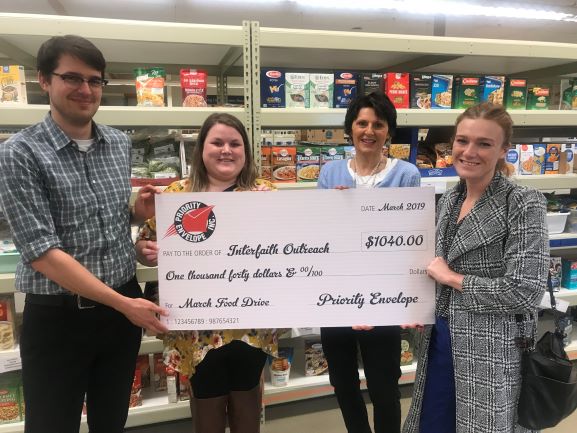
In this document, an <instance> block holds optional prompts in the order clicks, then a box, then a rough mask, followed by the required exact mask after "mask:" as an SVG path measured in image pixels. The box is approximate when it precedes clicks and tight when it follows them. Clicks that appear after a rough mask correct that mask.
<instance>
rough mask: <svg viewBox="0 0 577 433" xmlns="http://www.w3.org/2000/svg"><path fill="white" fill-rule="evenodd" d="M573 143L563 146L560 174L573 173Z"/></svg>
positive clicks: (563, 144)
mask: <svg viewBox="0 0 577 433" xmlns="http://www.w3.org/2000/svg"><path fill="white" fill-rule="evenodd" d="M574 150H575V149H574V147H573V143H562V144H561V159H560V160H559V174H566V173H573V157H574V155H575V153H574Z"/></svg>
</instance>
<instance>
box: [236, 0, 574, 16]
mask: <svg viewBox="0 0 577 433" xmlns="http://www.w3.org/2000/svg"><path fill="white" fill-rule="evenodd" d="M229 1H231V0H229ZM232 1H234V0H232ZM262 1H263V0H260V1H259V0H257V1H252V2H251V1H247V0H243V1H242V3H244V4H245V5H246V4H248V3H262ZM271 2H272V1H271V0H266V3H269V4H270V3H271ZM276 3H294V4H297V5H299V6H300V7H303V8H319V9H320V8H327V9H333V10H334V9H355V10H373V11H378V10H396V11H398V12H402V13H410V14H419V15H447V16H483V17H497V18H517V19H534V20H549V21H551V20H552V21H577V16H576V15H572V14H569V13H565V12H558V11H554V10H543V9H536V8H530V7H529V8H525V7H502V6H483V5H479V4H473V3H466V2H463V1H455V0H363V1H362V2H351V1H350V0H330V1H329V0H279V1H277V2H276Z"/></svg>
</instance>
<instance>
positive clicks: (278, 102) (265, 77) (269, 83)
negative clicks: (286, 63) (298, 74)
mask: <svg viewBox="0 0 577 433" xmlns="http://www.w3.org/2000/svg"><path fill="white" fill-rule="evenodd" d="M284 87H285V75H284V72H283V71H279V70H278V69H261V71H260V105H261V107H263V108H284V107H285V89H284Z"/></svg>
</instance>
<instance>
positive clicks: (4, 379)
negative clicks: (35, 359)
mask: <svg viewBox="0 0 577 433" xmlns="http://www.w3.org/2000/svg"><path fill="white" fill-rule="evenodd" d="M20 389H21V377H20V374H19V372H11V373H4V374H2V375H0V424H8V423H12V422H18V421H21V420H22V412H21V400H22V395H21V392H20Z"/></svg>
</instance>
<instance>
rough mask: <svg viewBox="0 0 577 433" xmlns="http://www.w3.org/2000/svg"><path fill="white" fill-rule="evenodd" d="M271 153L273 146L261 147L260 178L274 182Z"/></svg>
mask: <svg viewBox="0 0 577 433" xmlns="http://www.w3.org/2000/svg"><path fill="white" fill-rule="evenodd" d="M271 151H272V146H261V148H260V164H261V165H260V176H261V177H262V178H263V179H265V180H270V181H272V167H271V164H270V157H271Z"/></svg>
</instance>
